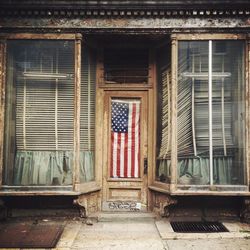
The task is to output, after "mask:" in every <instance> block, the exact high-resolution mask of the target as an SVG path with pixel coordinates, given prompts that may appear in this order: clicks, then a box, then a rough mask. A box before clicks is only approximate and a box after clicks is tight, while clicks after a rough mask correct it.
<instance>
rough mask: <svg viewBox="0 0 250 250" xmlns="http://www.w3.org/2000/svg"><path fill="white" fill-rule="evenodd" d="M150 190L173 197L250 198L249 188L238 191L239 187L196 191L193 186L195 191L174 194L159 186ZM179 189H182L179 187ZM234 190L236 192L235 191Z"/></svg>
mask: <svg viewBox="0 0 250 250" xmlns="http://www.w3.org/2000/svg"><path fill="white" fill-rule="evenodd" d="M148 188H149V189H150V190H152V191H156V192H159V193H164V194H168V195H171V196H250V192H249V190H248V187H247V186H240V189H241V190H236V189H237V186H213V187H212V188H214V190H212V189H210V190H208V189H203V190H201V189H200V190H199V189H194V188H195V186H193V187H189V188H193V189H189V190H181V189H177V190H175V191H172V192H170V191H169V190H168V189H164V188H162V187H157V186H149V187H148ZM177 188H180V187H179V186H177ZM196 188H197V187H196ZM204 188H205V187H204ZM216 188H217V190H216ZM233 188H234V189H235V190H233Z"/></svg>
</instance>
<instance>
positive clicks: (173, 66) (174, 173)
mask: <svg viewBox="0 0 250 250" xmlns="http://www.w3.org/2000/svg"><path fill="white" fill-rule="evenodd" d="M171 50H172V52H171V54H172V59H171V72H172V79H171V83H172V98H171V101H172V103H171V109H172V112H171V113H172V116H171V118H172V119H171V128H172V134H171V145H172V146H171V182H170V192H174V191H175V189H176V184H177V101H178V100H177V94H178V84H177V81H178V79H177V70H178V69H177V67H178V55H177V53H178V48H177V39H176V36H175V35H172V36H171Z"/></svg>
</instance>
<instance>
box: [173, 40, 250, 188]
mask: <svg viewBox="0 0 250 250" xmlns="http://www.w3.org/2000/svg"><path fill="white" fill-rule="evenodd" d="M210 42H211V44H212V47H211V48H212V49H211V50H209V41H195V42H188V41H181V42H179V50H178V184H182V185H210V184H214V185H216V184H219V185H235V184H244V147H245V146H244V122H243V117H244V112H245V109H244V84H243V82H244V81H243V72H242V69H243V68H244V65H243V43H242V42H240V41H210ZM209 53H211V65H210V66H209ZM209 70H211V75H210V77H211V79H212V80H211V88H212V92H211V93H212V94H211V106H209V98H210V97H209ZM210 116H211V121H212V125H211V127H210V128H211V130H210V132H209V117H210ZM210 138H211V140H209V139H210ZM210 148H212V151H210ZM211 152H212V154H211ZM211 155H212V159H210V158H211ZM210 160H212V164H210ZM211 166H212V168H211ZM210 175H211V176H212V180H211V179H210ZM211 181H212V183H211Z"/></svg>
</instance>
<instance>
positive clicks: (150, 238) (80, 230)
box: [57, 219, 250, 250]
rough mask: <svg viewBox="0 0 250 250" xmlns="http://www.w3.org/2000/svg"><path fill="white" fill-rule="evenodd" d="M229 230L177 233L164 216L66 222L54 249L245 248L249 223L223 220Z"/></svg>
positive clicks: (249, 243) (249, 238)
mask: <svg viewBox="0 0 250 250" xmlns="http://www.w3.org/2000/svg"><path fill="white" fill-rule="evenodd" d="M225 224H226V226H227V227H228V229H229V230H230V233H216V234H214V233H213V234H211V233H210V234H190V233H189V234H177V233H174V232H173V231H171V229H170V227H169V223H168V221H166V220H159V221H157V220H155V219H151V220H150V219H146V220H145V221H142V220H141V219H140V220H135V219H134V220H133V219H132V220H127V221H126V220H124V219H123V220H121V221H119V220H114V221H103V222H94V223H93V225H86V224H84V223H82V222H80V221H71V222H68V223H67V225H66V227H65V230H64V233H63V235H62V237H61V239H60V241H59V242H58V244H57V249H60V250H66V249H84V250H87V249H105V250H106V249H117V250H118V249H119V250H123V249H126V250H130V249H135V250H141V249H143V250H147V249H149V250H151V249H156V250H158V249H159V250H162V249H167V250H189V249H190V250H191V249H192V250H200V249H202V250H206V249H209V250H211V249H213V250H223V249H227V250H231V249H232V250H240V249H241V250H249V249H250V231H248V229H250V225H246V224H240V223H236V222H235V223H225Z"/></svg>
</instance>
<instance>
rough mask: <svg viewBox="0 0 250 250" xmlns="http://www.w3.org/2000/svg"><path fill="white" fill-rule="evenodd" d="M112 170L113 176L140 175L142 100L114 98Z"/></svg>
mask: <svg viewBox="0 0 250 250" xmlns="http://www.w3.org/2000/svg"><path fill="white" fill-rule="evenodd" d="M111 119H112V127H111V129H112V131H111V171H110V175H111V177H113V178H138V177H139V176H140V171H139V166H140V160H139V159H140V101H138V100H124V101H123V100H122V101H121V100H112V117H111Z"/></svg>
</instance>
